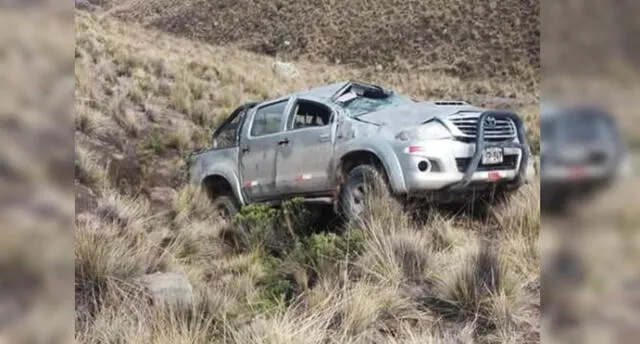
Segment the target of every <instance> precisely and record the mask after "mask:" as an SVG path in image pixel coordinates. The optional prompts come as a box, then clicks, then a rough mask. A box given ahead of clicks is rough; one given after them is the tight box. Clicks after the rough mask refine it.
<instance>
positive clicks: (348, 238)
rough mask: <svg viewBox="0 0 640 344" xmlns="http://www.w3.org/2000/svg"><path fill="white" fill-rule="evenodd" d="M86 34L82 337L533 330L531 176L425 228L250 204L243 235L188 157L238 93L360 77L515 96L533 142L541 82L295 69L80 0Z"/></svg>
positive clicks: (162, 339)
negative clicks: (353, 223) (535, 89)
mask: <svg viewBox="0 0 640 344" xmlns="http://www.w3.org/2000/svg"><path fill="white" fill-rule="evenodd" d="M76 29H77V46H76V53H75V67H76V90H75V91H76V97H75V99H76V178H75V183H76V214H77V215H76V245H75V270H76V281H75V282H76V283H75V284H76V289H75V293H76V317H77V323H76V324H77V326H76V332H77V341H78V342H80V343H103V342H116V341H119V342H133V343H211V342H220V343H274V344H276V343H277V344H282V343H291V344H293V343H296V344H298V343H303V344H304V343H318V344H319V343H372V342H375V343H428V342H433V343H450V342H453V341H461V342H470V341H471V340H475V342H479V343H493V342H518V343H528V342H531V343H532V342H536V341H537V340H538V337H539V330H538V327H539V325H538V324H539V314H538V309H539V293H540V282H539V280H540V279H539V275H540V273H539V255H538V250H537V242H538V229H539V222H538V218H539V209H538V196H537V186H536V185H532V186H531V187H528V188H526V189H524V190H522V192H521V193H519V194H518V195H517V197H516V198H515V199H513V200H512V202H510V203H509V204H507V205H504V206H501V207H499V208H496V209H494V210H493V212H491V214H490V215H489V216H487V217H485V218H480V219H478V218H473V217H469V216H464V215H462V216H457V217H456V218H453V217H449V216H447V215H445V214H436V213H434V214H430V215H429V216H426V217H424V219H425V220H424V221H423V223H416V222H414V221H411V219H409V218H407V217H406V216H404V215H403V214H402V213H401V212H399V211H395V209H394V208H390V207H388V205H382V206H381V207H380V208H379V209H377V211H376V216H375V217H372V218H370V220H369V221H368V223H367V225H366V226H363V227H362V228H360V227H354V228H352V230H351V232H350V233H349V234H342V235H338V234H336V233H333V232H323V231H315V230H314V228H312V227H310V226H309V225H308V223H307V222H305V221H306V220H305V217H304V216H293V215H290V213H284V214H283V213H274V212H273V211H269V210H266V209H262V208H254V209H248V210H247V212H246V213H245V214H243V216H244V217H243V218H244V223H245V225H246V226H249V227H250V228H251V231H250V232H249V233H250V234H246V233H244V232H242V231H240V230H239V227H236V226H231V225H229V224H225V223H224V222H222V221H220V220H219V219H217V218H215V217H212V216H211V209H210V208H209V206H208V202H207V200H206V198H204V197H205V196H204V195H202V194H201V193H200V192H198V190H196V189H194V188H192V187H189V186H187V185H185V183H184V167H185V166H184V157H185V155H186V154H187V153H188V152H189V151H190V150H191V149H194V148H200V147H203V146H206V145H208V143H209V134H210V131H211V129H212V127H213V125H215V123H217V122H218V121H220V120H221V119H222V118H223V117H224V116H225V115H227V114H228V113H229V112H230V111H231V110H232V108H233V107H235V106H236V105H237V104H239V103H241V102H245V101H248V100H255V99H264V98H267V97H273V96H276V95H280V94H283V93H285V92H289V91H293V90H296V89H301V88H308V87H312V86H315V85H318V84H322V83H325V82H330V81H336V80H344V79H350V78H356V79H363V80H365V81H372V82H380V83H384V84H387V85H389V86H391V87H394V88H396V89H398V90H400V91H402V92H405V93H407V94H409V95H411V96H413V97H416V98H419V99H424V98H432V97H437V98H441V97H443V98H462V99H469V98H470V97H471V98H474V97H475V98H477V99H480V100H482V101H483V102H489V103H492V104H494V105H496V104H499V103H502V102H505V101H506V100H508V101H507V102H506V103H503V105H505V104H506V105H508V106H511V107H514V108H515V110H517V111H519V112H521V113H523V114H524V115H525V117H526V118H527V122H528V124H529V127H530V128H531V129H532V130H531V132H530V134H531V136H532V137H537V136H538V135H537V130H536V129H535V128H536V125H535V123H537V118H538V117H537V105H536V103H535V94H532V93H531V92H529V91H528V90H527V87H526V86H523V84H522V83H518V82H494V81H491V80H488V81H477V80H476V81H474V80H467V81H465V80H463V79H460V78H457V77H451V76H446V75H442V74H440V73H435V72H428V71H422V72H419V73H406V72H405V73H403V72H375V71H372V70H371V69H347V68H346V67H344V66H328V65H324V64H318V63H310V62H304V61H301V62H299V63H297V64H296V67H297V68H298V70H299V74H298V76H297V77H293V78H283V77H281V76H279V75H278V74H277V73H275V72H274V70H273V69H272V62H273V59H272V58H269V57H266V56H264V55H259V54H253V53H250V52H246V51H243V50H238V49H236V48H232V47H225V46H213V45H208V44H205V43H201V42H195V41H190V40H188V39H185V38H177V37H174V36H171V35H168V34H166V33H164V32H161V31H157V30H149V29H144V28H142V27H140V26H139V25H135V24H130V23H129V24H127V23H124V22H121V21H119V20H116V19H114V18H111V17H109V16H101V15H96V14H91V13H87V12H83V11H77V16H76ZM505 98H506V99H505ZM292 206H295V204H294V205H292ZM294 210H295V211H296V212H298V211H303V210H304V209H302V210H301V209H300V208H295V209H294ZM288 214H289V215H288ZM303 214H304V212H303ZM291 217H293V218H291ZM283 218H285V219H289V220H291V221H289V222H287V221H282V219H283ZM153 273H160V274H164V273H174V274H177V275H179V276H184V278H186V279H187V280H188V282H189V284H190V286H191V289H192V291H193V295H192V299H191V300H192V306H191V307H187V308H186V309H183V310H182V311H180V312H177V313H172V312H166V311H163V310H162V308H160V307H158V306H154V307H150V306H149V304H148V303H147V298H145V297H141V292H147V291H148V290H147V289H148V287H146V289H145V282H144V281H145V280H146V279H147V278H150V277H149V276H150V274H153ZM172 276H175V275H172ZM184 289H185V290H188V289H189V288H184ZM371 295H376V296H377V297H376V298H371Z"/></svg>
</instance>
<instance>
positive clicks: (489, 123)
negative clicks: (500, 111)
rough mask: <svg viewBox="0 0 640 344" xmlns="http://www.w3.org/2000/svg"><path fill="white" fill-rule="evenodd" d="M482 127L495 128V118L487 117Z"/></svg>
mask: <svg viewBox="0 0 640 344" xmlns="http://www.w3.org/2000/svg"><path fill="white" fill-rule="evenodd" d="M484 125H485V126H486V127H488V128H493V127H495V126H496V118H495V117H493V116H489V117H487V119H486V120H485V121H484Z"/></svg>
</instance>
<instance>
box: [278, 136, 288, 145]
mask: <svg viewBox="0 0 640 344" xmlns="http://www.w3.org/2000/svg"><path fill="white" fill-rule="evenodd" d="M288 144H289V139H287V138H284V139H282V140H280V141H278V146H282V145H288Z"/></svg>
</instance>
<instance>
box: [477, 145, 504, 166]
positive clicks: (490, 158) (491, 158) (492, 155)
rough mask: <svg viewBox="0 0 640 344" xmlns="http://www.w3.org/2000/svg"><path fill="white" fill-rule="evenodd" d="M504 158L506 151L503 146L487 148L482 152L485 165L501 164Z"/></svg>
mask: <svg viewBox="0 0 640 344" xmlns="http://www.w3.org/2000/svg"><path fill="white" fill-rule="evenodd" d="M503 160H504V153H503V151H502V148H498V147H491V148H485V150H484V152H482V164H483V165H495V164H500V163H502V161H503Z"/></svg>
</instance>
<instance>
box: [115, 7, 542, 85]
mask: <svg viewBox="0 0 640 344" xmlns="http://www.w3.org/2000/svg"><path fill="white" fill-rule="evenodd" d="M103 2H104V1H103ZM107 2H108V3H109V4H110V5H111V13H113V14H115V15H116V16H118V17H119V18H123V19H126V20H131V21H135V22H138V23H142V24H143V25H145V26H147V27H152V28H156V29H160V30H162V31H166V32H170V33H173V34H176V35H179V36H182V37H188V38H190V39H197V40H201V41H204V42H207V43H211V44H229V43H233V44H236V45H239V46H241V47H243V48H247V49H249V50H251V51H255V52H259V53H267V54H272V55H275V54H278V55H279V56H286V57H304V58H307V59H311V60H313V61H322V62H327V63H348V64H350V65H355V66H357V67H363V66H375V65H378V64H379V65H381V66H383V67H385V68H391V69H407V68H416V69H418V70H425V69H427V70H438V71H445V72H447V73H448V74H450V75H456V76H462V77H475V78H478V77H481V78H509V79H517V80H520V81H524V82H526V84H527V85H528V86H529V87H530V88H529V89H530V90H531V91H533V90H535V89H536V88H537V83H538V80H539V72H540V62H539V45H540V37H539V36H540V32H539V11H540V2H539V1H519V0H502V1H475V2H470V1H466V0H453V1H452V0H427V1H424V0H411V1H367V0H356V1H336V0H330V1H326V0H312V1H291V0H281V1H270V0H242V1H228V0H225V1H206V0H189V1H172V0H155V1H139V0H115V1H107Z"/></svg>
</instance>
